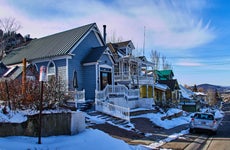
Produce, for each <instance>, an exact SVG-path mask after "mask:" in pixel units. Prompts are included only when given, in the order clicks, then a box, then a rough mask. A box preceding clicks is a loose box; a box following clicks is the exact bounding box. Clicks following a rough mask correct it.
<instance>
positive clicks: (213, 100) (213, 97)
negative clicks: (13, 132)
mask: <svg viewBox="0 0 230 150" xmlns="http://www.w3.org/2000/svg"><path fill="white" fill-rule="evenodd" d="M207 97H208V101H209V105H211V106H213V105H215V104H216V102H217V99H216V92H215V91H214V90H212V89H208V91H207Z"/></svg>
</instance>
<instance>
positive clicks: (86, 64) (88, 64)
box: [83, 62, 97, 66]
mask: <svg viewBox="0 0 230 150" xmlns="http://www.w3.org/2000/svg"><path fill="white" fill-rule="evenodd" d="M96 64H97V62H90V63H84V64H83V66H91V65H96Z"/></svg>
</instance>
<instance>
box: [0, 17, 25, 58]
mask: <svg viewBox="0 0 230 150" xmlns="http://www.w3.org/2000/svg"><path fill="white" fill-rule="evenodd" d="M20 28H21V25H20V24H19V23H18V22H17V21H16V20H15V18H11V17H9V18H2V19H1V18H0V60H1V59H2V57H3V55H4V53H5V50H6V47H7V45H8V44H9V42H10V40H9V39H12V38H15V35H16V32H17V31H18V30H19V29H20Z"/></svg>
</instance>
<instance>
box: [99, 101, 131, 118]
mask: <svg viewBox="0 0 230 150" xmlns="http://www.w3.org/2000/svg"><path fill="white" fill-rule="evenodd" d="M95 104H96V107H95V108H96V110H97V111H99V112H102V113H105V114H108V115H111V116H115V117H117V118H121V119H124V120H127V121H130V109H129V108H126V107H121V106H118V105H113V104H110V103H107V102H103V101H100V100H95Z"/></svg>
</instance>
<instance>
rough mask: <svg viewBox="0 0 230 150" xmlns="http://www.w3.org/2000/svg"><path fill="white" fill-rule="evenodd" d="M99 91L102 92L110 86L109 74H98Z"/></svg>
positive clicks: (102, 72)
mask: <svg viewBox="0 0 230 150" xmlns="http://www.w3.org/2000/svg"><path fill="white" fill-rule="evenodd" d="M100 81H101V83H100V86H101V87H100V89H101V90H103V89H104V88H105V87H106V85H107V84H110V85H111V84H112V79H111V72H104V71H101V72H100Z"/></svg>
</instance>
